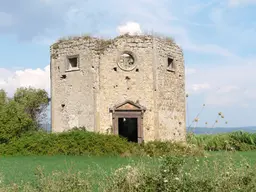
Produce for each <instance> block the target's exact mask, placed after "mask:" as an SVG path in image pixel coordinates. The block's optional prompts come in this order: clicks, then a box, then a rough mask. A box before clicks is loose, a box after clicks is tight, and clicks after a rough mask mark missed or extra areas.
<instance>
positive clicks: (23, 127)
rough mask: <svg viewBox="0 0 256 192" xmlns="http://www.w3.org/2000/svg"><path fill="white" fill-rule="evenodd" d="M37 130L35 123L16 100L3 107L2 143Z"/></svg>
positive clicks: (1, 111) (0, 136) (0, 129)
mask: <svg viewBox="0 0 256 192" xmlns="http://www.w3.org/2000/svg"><path fill="white" fill-rule="evenodd" d="M35 129H36V124H35V122H34V121H33V120H32V119H31V118H30V117H29V115H28V114H26V113H25V112H24V109H23V107H21V106H20V105H19V104H18V103H17V102H15V101H14V100H10V101H9V102H7V103H6V104H5V105H3V106H2V107H1V109H0V143H7V142H8V141H9V140H10V139H12V138H14V137H19V136H20V135H21V134H22V133H24V132H27V131H31V130H35Z"/></svg>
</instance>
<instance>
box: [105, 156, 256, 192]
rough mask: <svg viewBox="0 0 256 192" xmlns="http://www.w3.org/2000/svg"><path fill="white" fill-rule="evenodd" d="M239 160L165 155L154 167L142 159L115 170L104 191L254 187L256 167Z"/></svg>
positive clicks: (189, 191)
mask: <svg viewBox="0 0 256 192" xmlns="http://www.w3.org/2000/svg"><path fill="white" fill-rule="evenodd" d="M202 163H203V164H202ZM238 163H239V166H237V165H236V164H235V162H234V161H233V159H229V158H228V157H226V158H225V159H224V162H221V161H219V160H216V161H214V162H211V161H208V160H207V159H204V160H203V162H200V161H199V160H197V159H194V162H193V163H192V164H191V163H189V162H188V161H187V158H184V157H175V156H173V157H166V158H164V159H163V160H162V161H160V162H159V166H158V167H154V169H152V168H150V167H147V166H145V164H143V163H142V164H141V163H140V164H137V165H132V166H126V167H124V168H122V169H119V170H116V171H115V172H114V174H113V176H112V178H111V179H108V182H107V186H104V189H105V190H103V191H108V192H110V191H111V192H117V191H124V192H126V191H127V192H128V191H129V192H135V191H136V192H143V191H148V192H151V191H152V192H162V191H184V192H205V191H219V192H228V191H241V192H243V191H251V190H252V189H255V187H256V185H255V181H256V173H255V168H254V167H250V166H249V165H248V163H247V162H243V161H241V162H238Z"/></svg>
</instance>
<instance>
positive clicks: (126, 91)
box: [51, 35, 186, 142]
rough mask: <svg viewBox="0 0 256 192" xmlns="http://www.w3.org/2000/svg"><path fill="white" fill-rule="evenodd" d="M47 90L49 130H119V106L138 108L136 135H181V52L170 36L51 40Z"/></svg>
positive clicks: (174, 137)
mask: <svg viewBox="0 0 256 192" xmlns="http://www.w3.org/2000/svg"><path fill="white" fill-rule="evenodd" d="M72 58H74V59H72ZM69 67H71V68H69ZM51 94H52V130H53V131H54V132H61V131H65V130H69V129H71V128H73V127H81V126H84V127H86V128H87V129H88V130H90V131H96V132H102V133H106V132H108V131H111V130H112V132H113V133H116V134H118V130H117V127H115V126H116V125H117V124H118V121H115V118H116V117H119V116H118V115H115V114H114V113H115V110H116V111H118V110H119V111H120V113H119V115H120V114H122V113H123V112H125V113H124V114H128V116H129V114H135V113H136V114H137V115H138V114H141V116H140V117H139V116H136V117H139V118H140V120H139V121H138V123H140V125H141V126H140V129H141V130H140V131H141V132H140V133H139V136H138V137H140V138H139V139H140V141H145V142H147V141H150V140H174V141H178V140H179V141H180V140H185V135H186V121H185V119H186V118H185V69H184V61H183V52H182V50H181V48H179V46H177V45H176V44H175V43H174V42H173V41H171V40H169V39H166V38H161V37H155V36H150V35H141V36H129V35H124V36H119V37H117V38H115V39H112V40H102V39H97V38H91V37H77V38H71V39H68V40H61V41H58V42H57V43H55V44H53V45H52V46H51ZM119 104H120V105H119ZM115 106H116V108H115ZM140 106H142V107H144V108H143V110H142V108H140ZM118 107H119V108H118ZM113 108H114V110H113ZM110 109H111V110H110ZM144 109H145V110H144ZM129 110H130V111H129ZM124 116H125V115H124ZM128 116H127V117H128ZM131 117H133V115H131ZM115 122H116V124H115ZM113 126H114V127H115V128H114V129H113Z"/></svg>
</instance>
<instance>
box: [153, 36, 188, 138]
mask: <svg viewBox="0 0 256 192" xmlns="http://www.w3.org/2000/svg"><path fill="white" fill-rule="evenodd" d="M155 47H156V48H157V49H156V50H157V56H156V63H157V64H156V65H157V77H156V86H157V111H158V116H159V129H158V130H159V131H158V133H157V134H158V137H159V139H161V140H170V139H171V140H176V141H180V140H185V135H186V121H185V120H186V117H185V115H186V113H185V107H186V106H185V67H184V61H183V52H182V50H181V49H180V48H179V47H178V46H177V45H175V44H173V43H170V42H168V41H165V40H162V39H156V40H155ZM168 58H169V59H172V60H173V62H172V64H173V66H172V67H171V66H169V67H168Z"/></svg>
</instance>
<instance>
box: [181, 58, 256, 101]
mask: <svg viewBox="0 0 256 192" xmlns="http://www.w3.org/2000/svg"><path fill="white" fill-rule="evenodd" d="M238 62H240V61H238ZM241 63H243V64H242V65H241V64H237V63H232V64H230V65H227V64H226V65H216V66H215V67H208V68H198V69H196V73H195V74H190V75H187V77H186V88H187V92H188V93H190V94H192V95H193V94H198V93H203V95H204V99H205V101H204V103H206V104H209V105H223V106H227V105H228V106H231V105H233V106H242V105H244V106H245V105H247V104H250V103H254V102H253V100H254V99H255V98H256V87H255V82H256V78H255V75H254V71H256V65H255V63H256V61H254V62H251V61H250V62H249V61H244V62H241ZM200 82H202V83H200ZM205 82H207V83H205Z"/></svg>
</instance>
